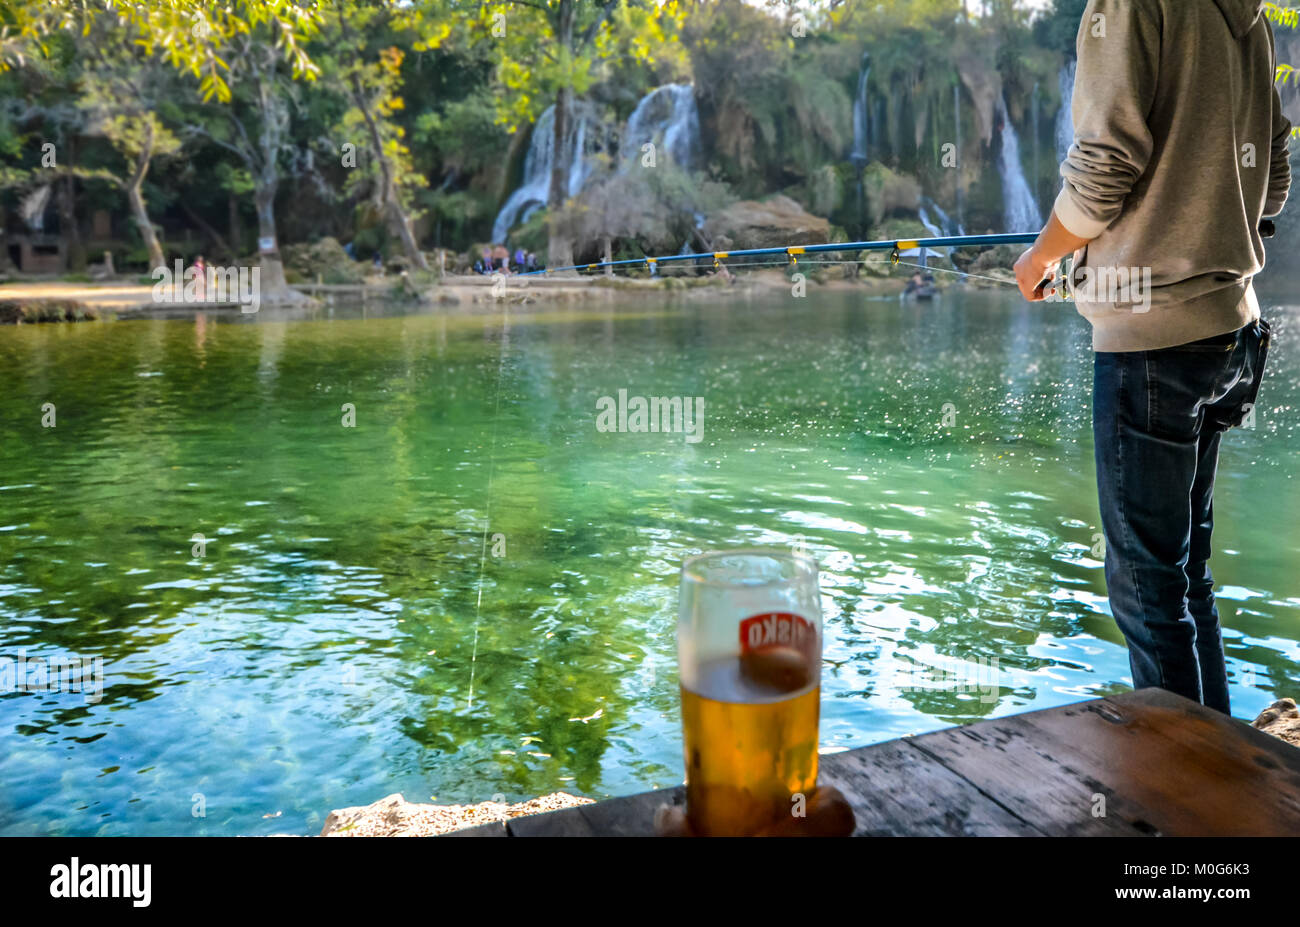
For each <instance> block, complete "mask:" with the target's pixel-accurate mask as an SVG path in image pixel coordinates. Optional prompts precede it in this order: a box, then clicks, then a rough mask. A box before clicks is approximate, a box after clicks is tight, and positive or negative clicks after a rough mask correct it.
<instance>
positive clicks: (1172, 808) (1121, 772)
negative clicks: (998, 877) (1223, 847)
mask: <svg viewBox="0 0 1300 927" xmlns="http://www.w3.org/2000/svg"><path fill="white" fill-rule="evenodd" d="M913 744H914V745H915V746H916V747H917V749H920V750H923V751H924V752H926V753H928V754H930V755H931V756H934V757H935V758H936V759H938V760H940V761H941V762H943V763H944V765H945V766H947V767H948V768H949V769H951V770H953V771H954V772H956V773H958V774H960V775H961V776H963V777H964V778H966V779H967V780H969V781H970V782H972V783H973V784H974V785H976V786H977V787H978V788H979V789H980V790H981V791H982V792H984V793H985V794H987V795H989V796H990V797H991V798H993V799H994V800H995V801H997V802H998V803H999V804H1001V805H1003V806H1005V807H1007V808H1009V809H1010V810H1011V811H1012V812H1014V813H1015V814H1017V815H1019V816H1020V817H1023V818H1025V819H1026V820H1028V821H1030V822H1032V823H1033V824H1034V825H1035V826H1036V827H1038V828H1039V829H1040V830H1042V831H1044V832H1045V833H1048V834H1052V835H1120V834H1132V835H1137V834H1146V835H1154V834H1166V835H1178V836H1195V835H1223V836H1233V835H1260V836H1264V835H1284V834H1285V835H1295V834H1297V833H1300V802H1298V801H1297V798H1296V793H1297V791H1300V752H1297V751H1295V750H1294V748H1292V747H1290V746H1289V745H1287V744H1283V743H1281V742H1280V741H1277V740H1276V739H1275V738H1271V737H1269V736H1268V735H1266V734H1262V733H1260V732H1259V731H1256V730H1254V729H1253V728H1251V727H1249V726H1248V725H1245V724H1243V723H1241V722H1240V721H1233V720H1232V719H1230V718H1227V717H1226V716H1223V715H1220V714H1218V713H1217V712H1214V711H1211V710H1210V709H1207V708H1205V707H1203V706H1201V705H1197V704H1196V703H1194V702H1191V701H1189V700H1187V699H1184V698H1181V697H1179V696H1176V695H1173V694H1171V693H1168V692H1164V691H1162V690H1144V691H1142V692H1137V693H1126V694H1124V695H1120V696H1114V697H1112V698H1108V699H1099V700H1093V701H1089V702H1083V703H1079V704H1076V705H1069V706H1065V707H1062V708H1054V709H1048V710H1045V711H1037V712H1030V713H1026V714H1022V715H1015V716H1013V717H1009V718H1000V719H996V720H993V721H986V722H981V723H979V724H975V725H971V726H970V727H966V728H956V729H951V730H946V731H938V732H936V733H933V734H926V735H924V736H922V737H917V738H914V739H913ZM1287 751H1290V754H1288V752H1287ZM1102 799H1104V806H1103V802H1102ZM1103 811H1104V814H1101V813H1100V812H1103Z"/></svg>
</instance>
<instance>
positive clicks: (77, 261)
mask: <svg viewBox="0 0 1300 927" xmlns="http://www.w3.org/2000/svg"><path fill="white" fill-rule="evenodd" d="M69 147H70V146H69ZM71 165H72V162H71V160H69V167H71ZM76 184H77V178H76V177H74V176H73V175H72V174H70V173H69V174H65V175H64V177H63V183H61V184H59V225H60V226H61V227H62V229H61V230H62V232H63V238H64V240H65V241H66V242H67V243H68V269H69V270H76V271H82V270H85V269H86V247H85V245H83V244H82V242H81V229H80V228H78V227H77V187H76Z"/></svg>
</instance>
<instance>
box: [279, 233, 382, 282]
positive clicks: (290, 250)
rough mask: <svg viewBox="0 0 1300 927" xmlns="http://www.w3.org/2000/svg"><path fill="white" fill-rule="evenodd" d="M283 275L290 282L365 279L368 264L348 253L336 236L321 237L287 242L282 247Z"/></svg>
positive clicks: (353, 280) (356, 280)
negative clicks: (307, 242)
mask: <svg viewBox="0 0 1300 927" xmlns="http://www.w3.org/2000/svg"><path fill="white" fill-rule="evenodd" d="M280 257H281V259H282V260H283V261H284V275H285V279H286V280H288V282H289V283H315V282H316V278H317V277H318V276H319V277H320V282H321V283H332V284H347V283H363V282H365V268H364V267H363V266H362V265H361V264H359V263H358V262H356V261H354V260H352V258H350V257H348V253H347V252H346V251H344V250H343V246H342V245H340V244H339V242H338V239H336V238H329V237H326V238H322V239H320V240H319V241H315V242H312V243H310V244H297V245H285V246H284V247H283V248H282V249H281V250H280Z"/></svg>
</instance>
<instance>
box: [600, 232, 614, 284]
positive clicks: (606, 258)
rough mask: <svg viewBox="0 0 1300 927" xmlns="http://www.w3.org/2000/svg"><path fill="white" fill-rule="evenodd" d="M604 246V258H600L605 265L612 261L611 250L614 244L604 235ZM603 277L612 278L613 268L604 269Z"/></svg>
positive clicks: (612, 251) (612, 254)
mask: <svg viewBox="0 0 1300 927" xmlns="http://www.w3.org/2000/svg"><path fill="white" fill-rule="evenodd" d="M604 244H605V248H604V254H605V256H604V257H603V258H602V260H603V261H604V262H605V263H606V264H608V263H609V262H610V261H612V260H614V250H613V247H614V243H613V242H612V241H610V238H609V236H608V235H606V236H605V242H604ZM605 276H606V277H612V276H614V268H612V267H606V268H605Z"/></svg>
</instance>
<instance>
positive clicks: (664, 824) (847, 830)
mask: <svg viewBox="0 0 1300 927" xmlns="http://www.w3.org/2000/svg"><path fill="white" fill-rule="evenodd" d="M807 812H808V813H807V815H806V816H805V817H801V818H797V817H794V816H793V815H791V816H789V817H787V818H783V819H782V820H780V821H778V822H777V823H775V824H770V825H768V826H767V827H764V828H762V829H761V830H759V831H757V832H756V833H755V834H754V836H755V837H848V836H849V835H851V834H852V833H853V829H854V827H856V826H857V825H856V822H855V821H854V819H853V808H852V807H850V805H849V803H848V801H847V800H846V799H845V798H844V796H843V794H841V793H840V790H839V789H837V788H835V787H834V786H829V785H823V786H820V787H819V788H817V789H814V790H813V792H812V794H811V795H810V796H809V798H808V808H807ZM655 833H656V834H658V835H659V836H660V837H694V836H695V833H694V832H693V831H692V830H691V822H690V821H689V820H688V819H687V817H686V809H685V808H683V807H680V806H671V807H670V806H668V805H661V806H660V807H659V810H658V812H657V813H656V814H655Z"/></svg>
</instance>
